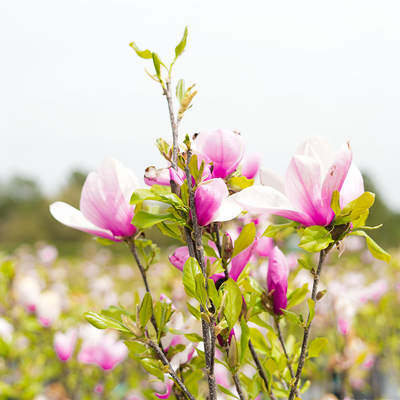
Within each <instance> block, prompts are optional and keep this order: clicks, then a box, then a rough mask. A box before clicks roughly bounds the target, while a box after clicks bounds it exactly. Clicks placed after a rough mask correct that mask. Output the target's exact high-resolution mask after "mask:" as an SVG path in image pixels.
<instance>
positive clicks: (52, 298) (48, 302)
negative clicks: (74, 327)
mask: <svg viewBox="0 0 400 400" xmlns="http://www.w3.org/2000/svg"><path fill="white" fill-rule="evenodd" d="M61 307H62V305H61V296H60V294H59V293H58V292H56V291H54V290H46V291H43V292H41V293H40V296H39V299H38V302H37V305H36V310H35V311H36V316H37V318H38V319H39V321H40V322H41V323H42V325H44V326H49V325H51V324H52V323H53V322H54V321H55V320H56V319H57V318H58V317H59V316H60V314H61V311H62V310H61Z"/></svg>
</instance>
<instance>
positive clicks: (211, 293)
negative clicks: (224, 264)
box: [207, 279, 221, 310]
mask: <svg viewBox="0 0 400 400" xmlns="http://www.w3.org/2000/svg"><path fill="white" fill-rule="evenodd" d="M207 282H208V285H207V288H208V297H209V298H210V299H211V301H212V302H213V303H214V306H215V308H216V309H217V310H218V308H219V306H220V305H221V300H220V298H219V293H218V291H217V288H216V287H215V283H214V281H213V280H212V279H208V281H207Z"/></svg>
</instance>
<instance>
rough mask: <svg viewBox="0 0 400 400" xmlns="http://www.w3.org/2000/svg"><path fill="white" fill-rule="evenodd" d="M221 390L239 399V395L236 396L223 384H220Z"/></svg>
mask: <svg viewBox="0 0 400 400" xmlns="http://www.w3.org/2000/svg"><path fill="white" fill-rule="evenodd" d="M218 388H219V390H220V391H221V392H222V393H223V394H226V395H228V396H231V397H234V398H235V399H238V400H240V399H239V397H237V396H235V395H234V394H233V393H232V392H231V391H230V390H228V389H227V388H225V387H223V386H222V385H218Z"/></svg>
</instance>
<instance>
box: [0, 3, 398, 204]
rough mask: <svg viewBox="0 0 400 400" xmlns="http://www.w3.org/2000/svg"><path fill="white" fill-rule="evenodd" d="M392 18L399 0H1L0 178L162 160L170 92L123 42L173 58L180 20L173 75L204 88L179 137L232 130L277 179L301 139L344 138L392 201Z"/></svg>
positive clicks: (56, 180) (58, 176) (135, 166)
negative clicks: (107, 162)
mask: <svg viewBox="0 0 400 400" xmlns="http://www.w3.org/2000/svg"><path fill="white" fill-rule="evenodd" d="M399 20H400V2H399V1H398V0H394V1H385V0H380V1H367V0H360V1H353V0H352V1H349V0H345V1H340V0H333V1H326V0H316V1H304V0H293V1H292V0H276V1H268V0H267V1H266V0H264V1H257V2H256V1H246V2H244V1H240V2H239V1H232V0H229V1H227V0H219V1H209V0H202V1H194V0H185V1H177V0H168V1H165V0H153V1H136V0H135V1H133V0H130V1H123V0H120V1H118V0H112V1H111V0H109V1H104V0H79V1H75V0H68V1H60V0H49V1H44V0H35V1H32V0H26V1H23V0H14V1H7V0H2V1H0V46H1V58H0V60H1V62H0V82H1V84H0V134H1V146H0V180H4V179H6V178H8V177H10V176H12V175H14V174H17V173H18V174H22V175H25V176H28V177H32V178H35V179H37V180H39V182H40V183H41V184H42V187H43V188H44V189H45V191H46V192H47V193H50V194H52V193H55V192H56V191H57V189H58V188H59V187H60V186H61V185H62V184H64V183H65V180H66V178H67V176H68V175H69V173H70V172H71V171H72V170H73V169H76V168H80V169H83V170H86V171H90V170H96V169H97V168H98V166H99V165H100V163H101V161H102V160H103V159H104V158H105V157H107V156H112V157H115V158H117V159H119V160H120V161H121V162H122V163H123V164H124V165H125V166H127V167H129V168H131V169H132V170H133V171H134V172H135V173H136V174H137V175H138V176H139V177H141V176H142V175H143V171H144V169H145V168H146V167H147V166H150V165H155V166H157V167H163V166H165V162H164V160H163V159H162V158H161V157H160V156H159V154H158V151H157V150H156V148H155V146H154V144H153V143H154V141H155V140H156V139H157V138H158V137H164V138H168V137H169V136H170V125H169V119H168V112H167V106H166V101H165V98H164V97H163V96H162V95H161V94H162V93H161V89H160V87H159V86H158V85H157V84H156V83H155V82H153V81H152V80H151V79H150V78H149V77H148V76H147V75H146V73H145V71H144V67H147V68H148V69H151V68H152V65H151V61H149V60H143V59H140V58H139V57H137V56H136V54H135V53H134V51H133V50H132V49H131V48H130V47H129V43H130V42H131V41H135V42H136V43H137V45H138V46H139V47H141V48H142V49H150V50H151V51H155V52H157V53H158V54H159V55H160V57H161V59H162V60H163V61H164V62H165V63H169V62H170V61H171V60H172V58H173V54H174V48H175V46H176V45H177V44H178V42H179V41H180V39H181V37H182V34H183V31H184V28H185V26H186V25H189V37H188V43H187V51H186V52H185V54H184V55H183V56H182V57H181V58H180V59H179V60H178V62H177V64H176V66H175V69H174V71H173V79H174V81H173V83H174V86H175V85H176V83H177V82H178V80H179V79H180V78H183V79H185V80H186V83H187V85H190V84H192V83H196V84H197V86H196V88H197V90H198V91H199V93H198V95H197V96H196V98H195V100H194V106H193V108H192V109H191V110H189V111H188V112H187V114H186V117H185V118H184V120H183V121H182V123H181V129H180V132H181V133H182V134H184V133H189V134H190V135H192V134H193V133H194V132H199V131H202V130H216V129H219V128H224V129H238V130H239V131H240V132H241V133H242V135H243V138H244V139H245V142H246V146H247V150H248V152H254V151H259V152H261V154H262V158H263V164H264V165H265V166H269V167H271V168H273V169H275V170H276V171H277V172H279V173H281V174H282V175H284V173H285V171H286V167H287V165H288V163H289V161H290V158H291V156H292V154H293V151H294V149H295V148H296V146H297V144H298V143H299V142H300V141H302V140H303V139H305V138H306V137H307V136H308V135H312V134H317V135H322V136H324V137H326V138H327V139H328V140H329V141H330V142H331V143H332V145H333V147H334V148H335V149H338V148H339V146H340V145H341V144H342V143H343V142H344V141H347V140H350V142H351V146H352V148H353V151H354V159H353V160H354V162H355V163H356V164H357V165H358V166H359V168H360V169H361V170H363V171H366V172H368V173H369V174H370V175H371V176H372V177H373V178H374V180H375V182H376V184H377V186H378V188H379V189H380V190H381V191H382V194H383V195H384V196H385V197H386V200H387V202H388V203H389V204H390V205H391V206H392V207H393V208H395V209H397V210H400V201H399V200H398V199H399V198H400V185H399V175H398V173H399V172H398V170H399V167H400V154H399V145H400V139H399V133H400V113H399V110H400V72H399V71H400V24H399ZM175 107H176V105H175ZM140 179H141V178H140ZM143 185H144V184H143Z"/></svg>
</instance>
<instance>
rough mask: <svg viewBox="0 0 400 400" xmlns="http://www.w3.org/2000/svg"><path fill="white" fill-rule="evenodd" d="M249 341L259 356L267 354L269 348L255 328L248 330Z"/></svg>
mask: <svg viewBox="0 0 400 400" xmlns="http://www.w3.org/2000/svg"><path fill="white" fill-rule="evenodd" d="M250 339H251V342H252V343H253V346H254V347H255V349H256V350H257V351H258V352H259V353H261V354H264V355H266V354H268V353H269V351H270V346H268V343H267V341H266V340H265V337H264V335H263V334H262V333H261V332H260V330H259V329H257V328H250Z"/></svg>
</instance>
